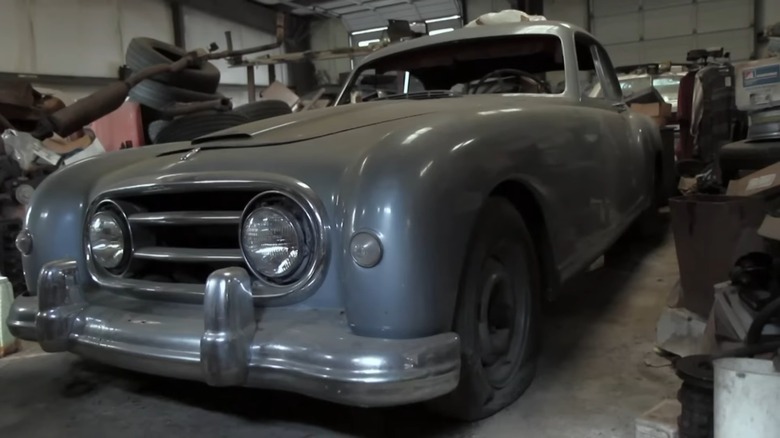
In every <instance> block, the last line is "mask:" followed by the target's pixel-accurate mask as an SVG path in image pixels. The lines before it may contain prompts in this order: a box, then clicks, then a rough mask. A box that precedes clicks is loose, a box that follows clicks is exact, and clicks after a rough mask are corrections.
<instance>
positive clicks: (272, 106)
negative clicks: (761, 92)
mask: <svg viewBox="0 0 780 438" xmlns="http://www.w3.org/2000/svg"><path fill="white" fill-rule="evenodd" d="M234 112H236V113H238V114H241V115H243V116H245V117H246V118H247V119H249V120H250V121H252V122H254V121H255V120H263V119H268V118H271V117H276V116H283V115H285V114H290V113H292V109H291V108H290V106H289V105H287V104H286V103H284V102H282V101H281V100H261V101H258V102H251V103H247V104H245V105H241V106H239V107H236V109H235V110H234Z"/></svg>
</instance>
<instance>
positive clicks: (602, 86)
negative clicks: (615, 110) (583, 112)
mask: <svg viewBox="0 0 780 438" xmlns="http://www.w3.org/2000/svg"><path fill="white" fill-rule="evenodd" d="M576 50H577V64H578V66H579V71H578V72H577V75H578V78H579V83H580V92H581V95H582V97H589V98H595V99H607V100H616V101H617V100H620V99H621V98H622V94H621V92H620V85H619V84H618V82H617V78H615V76H614V74H611V73H610V72H612V71H613V70H612V64H611V63H610V61H609V57H608V56H607V55H606V53H605V52H604V50H603V49H602V48H601V47H600V46H598V45H597V44H596V43H595V42H594V41H592V40H591V39H590V38H586V37H578V38H577V40H576Z"/></svg>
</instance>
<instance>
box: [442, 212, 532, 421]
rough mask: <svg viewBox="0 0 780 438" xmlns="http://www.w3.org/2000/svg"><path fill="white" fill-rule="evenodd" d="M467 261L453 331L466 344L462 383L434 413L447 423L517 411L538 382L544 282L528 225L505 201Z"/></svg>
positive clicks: (480, 230) (477, 234) (488, 218)
mask: <svg viewBox="0 0 780 438" xmlns="http://www.w3.org/2000/svg"><path fill="white" fill-rule="evenodd" d="M467 254H468V255H467V259H466V262H465V265H464V267H463V271H462V273H461V281H460V291H459V294H458V302H457V306H456V310H455V321H454V324H453V329H454V331H455V332H457V333H458V335H459V336H460V341H461V371H460V381H459V383H458V387H457V388H456V389H455V390H454V391H453V392H451V393H449V394H447V395H445V396H443V397H440V398H438V399H435V400H432V401H430V402H428V405H429V407H430V408H431V409H432V410H433V411H435V412H437V413H439V414H441V415H444V416H446V417H450V418H454V419H458V420H464V421H475V420H479V419H482V418H485V417H489V416H491V415H493V414H495V413H496V412H498V411H499V410H501V409H503V408H504V407H506V406H508V405H510V404H511V403H513V402H514V401H515V400H517V398H518V397H520V395H522V394H523V392H525V390H526V389H527V388H528V386H529V385H530V384H531V381H532V380H533V377H534V374H535V372H536V359H537V355H538V346H539V305H540V303H539V296H540V290H541V282H540V274H539V272H540V269H539V262H538V259H537V256H536V251H535V248H534V244H533V240H532V239H531V236H530V234H529V232H528V229H527V228H526V226H525V223H524V222H523V218H522V216H521V215H520V214H519V213H518V212H517V210H516V209H515V208H514V207H513V206H512V204H510V203H509V202H508V201H506V200H504V199H502V198H490V199H488V201H487V202H486V203H485V205H484V207H483V208H482V211H481V212H480V214H479V217H478V219H477V223H476V225H475V227H474V231H473V233H472V236H471V242H470V244H469V250H468V252H467ZM503 341H506V342H503ZM496 344H499V345H496ZM502 344H503V345H502ZM487 345H489V346H490V348H492V349H493V351H486V348H485V347H486V346H487ZM497 347H501V348H498V349H497ZM496 349H497V350H496ZM503 350H505V351H503ZM491 361H492V363H493V364H492V365H490V363H491Z"/></svg>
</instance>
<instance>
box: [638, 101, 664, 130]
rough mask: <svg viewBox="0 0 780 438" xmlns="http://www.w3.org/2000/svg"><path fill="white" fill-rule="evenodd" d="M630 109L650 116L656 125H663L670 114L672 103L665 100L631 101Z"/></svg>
mask: <svg viewBox="0 0 780 438" xmlns="http://www.w3.org/2000/svg"><path fill="white" fill-rule="evenodd" d="M630 108H631V111H636V112H638V113H640V114H644V115H646V116H649V117H651V118H652V119H653V120H655V123H657V124H658V126H665V125H666V121H667V119H668V118H669V116H670V115H671V114H672V105H670V104H668V103H666V102H654V103H632V104H631V106H630Z"/></svg>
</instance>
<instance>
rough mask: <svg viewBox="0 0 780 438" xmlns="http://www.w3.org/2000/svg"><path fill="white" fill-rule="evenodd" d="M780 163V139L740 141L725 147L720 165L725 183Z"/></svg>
mask: <svg viewBox="0 0 780 438" xmlns="http://www.w3.org/2000/svg"><path fill="white" fill-rule="evenodd" d="M777 161H780V139H765V140H749V139H746V140H740V141H737V142H734V143H729V144H727V145H725V146H723V147H722V148H721V149H720V151H719V152H718V163H719V166H720V171H721V175H722V178H721V179H722V180H723V181H724V183H728V181H731V180H732V179H738V178H740V177H741V176H744V175H745V174H747V173H751V172H754V171H756V170H760V169H763V168H764V167H767V166H769V165H772V164H774V163H776V162H777Z"/></svg>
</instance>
